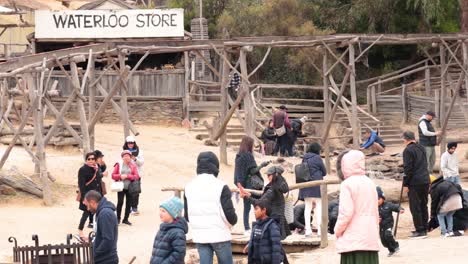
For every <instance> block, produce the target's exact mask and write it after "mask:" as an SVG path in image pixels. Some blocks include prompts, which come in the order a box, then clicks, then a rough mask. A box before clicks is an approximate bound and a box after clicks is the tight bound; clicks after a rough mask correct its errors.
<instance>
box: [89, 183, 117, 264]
mask: <svg viewBox="0 0 468 264" xmlns="http://www.w3.org/2000/svg"><path fill="white" fill-rule="evenodd" d="M85 204H86V207H87V209H88V211H90V212H92V213H94V214H96V226H95V229H94V231H95V234H96V235H95V237H94V241H93V256H94V263H95V264H118V263H119V256H118V254H117V239H118V228H117V225H118V223H117V216H116V215H115V205H114V204H113V203H111V202H109V201H107V199H106V198H105V197H102V195H101V194H100V193H99V192H97V191H89V192H88V193H86V196H85ZM85 240H87V239H85ZM88 242H89V241H88Z"/></svg>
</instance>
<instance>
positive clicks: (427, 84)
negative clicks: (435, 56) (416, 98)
mask: <svg viewBox="0 0 468 264" xmlns="http://www.w3.org/2000/svg"><path fill="white" fill-rule="evenodd" d="M424 66H425V67H426V69H425V70H424V78H425V80H424V86H425V88H426V96H431V69H430V68H429V65H428V62H427V61H426V63H425V64H424Z"/></svg>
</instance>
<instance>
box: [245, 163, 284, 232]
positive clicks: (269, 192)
mask: <svg viewBox="0 0 468 264" xmlns="http://www.w3.org/2000/svg"><path fill="white" fill-rule="evenodd" d="M283 172H284V169H283V168H281V167H279V166H273V167H270V168H268V170H267V175H268V180H269V183H268V184H267V185H266V186H265V189H264V190H263V194H262V196H261V197H260V199H255V198H253V197H252V195H251V194H250V193H249V192H246V191H245V190H244V188H242V186H241V187H240V188H239V192H240V194H241V197H242V198H244V199H248V200H249V201H250V202H251V203H252V204H256V203H257V202H258V201H265V202H267V203H268V204H270V205H271V218H273V219H275V220H277V221H278V222H279V225H280V230H281V239H282V240H283V239H285V238H286V237H287V236H289V235H291V231H290V230H289V226H288V222H287V221H286V216H285V215H284V207H285V201H284V194H285V193H287V192H289V186H288V183H287V182H286V179H284V177H283V176H282V175H281V174H282V173H283Z"/></svg>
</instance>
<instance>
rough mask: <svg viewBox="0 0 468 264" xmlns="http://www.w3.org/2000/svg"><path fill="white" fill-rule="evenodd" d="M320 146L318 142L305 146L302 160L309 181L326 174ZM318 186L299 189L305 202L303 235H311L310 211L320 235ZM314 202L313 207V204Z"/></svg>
mask: <svg viewBox="0 0 468 264" xmlns="http://www.w3.org/2000/svg"><path fill="white" fill-rule="evenodd" d="M321 150H322V147H321V146H320V144H319V143H312V144H310V145H309V146H308V147H307V153H306V154H305V155H304V158H303V159H302V162H306V163H307V167H308V168H309V175H310V180H309V181H320V180H323V177H324V176H325V175H327V169H326V168H325V165H324V164H323V160H322V158H321V157H320V151H321ZM321 197H322V196H321V193H320V186H315V187H309V188H304V189H301V190H300V191H299V200H303V201H304V203H305V210H304V220H305V223H306V225H305V236H306V237H310V236H312V227H311V225H310V216H311V211H312V212H314V218H313V224H314V225H315V227H317V235H318V236H320V235H321V234H320V224H321V220H322V201H321ZM314 203H315V209H313V208H312V207H313V204H314Z"/></svg>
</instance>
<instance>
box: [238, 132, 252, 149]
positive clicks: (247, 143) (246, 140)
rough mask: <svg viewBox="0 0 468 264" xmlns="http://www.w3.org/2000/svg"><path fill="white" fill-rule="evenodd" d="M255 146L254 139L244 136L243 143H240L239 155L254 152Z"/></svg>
mask: <svg viewBox="0 0 468 264" xmlns="http://www.w3.org/2000/svg"><path fill="white" fill-rule="evenodd" d="M253 145H254V140H253V138H251V137H249V136H244V137H242V141H241V143H240V147H239V153H244V152H250V153H252V152H253Z"/></svg>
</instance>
